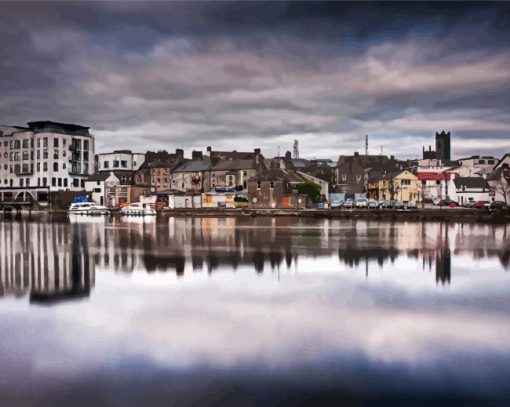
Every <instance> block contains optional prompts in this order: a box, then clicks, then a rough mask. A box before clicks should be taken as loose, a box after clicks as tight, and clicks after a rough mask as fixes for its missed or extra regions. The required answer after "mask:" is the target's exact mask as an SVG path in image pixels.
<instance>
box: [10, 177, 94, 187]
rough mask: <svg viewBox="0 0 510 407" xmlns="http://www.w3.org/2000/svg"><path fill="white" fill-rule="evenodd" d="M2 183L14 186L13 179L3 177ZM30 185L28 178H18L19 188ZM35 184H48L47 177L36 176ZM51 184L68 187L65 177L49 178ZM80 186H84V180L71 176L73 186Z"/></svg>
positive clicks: (40, 185) (42, 185) (43, 185)
mask: <svg viewBox="0 0 510 407" xmlns="http://www.w3.org/2000/svg"><path fill="white" fill-rule="evenodd" d="M80 181H81V182H80ZM4 184H5V185H7V184H9V186H10V187H14V186H15V185H14V180H13V179H10V180H7V179H4ZM30 186H31V185H30V178H21V179H20V180H19V187H20V188H23V187H30ZM37 186H38V187H46V186H48V178H46V177H43V178H37ZM51 186H52V187H64V188H67V187H68V179H67V178H56V177H53V178H52V179H51ZM80 186H81V188H85V181H84V180H80V179H78V178H73V187H75V188H79V187H80Z"/></svg>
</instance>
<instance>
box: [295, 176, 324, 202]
mask: <svg viewBox="0 0 510 407" xmlns="http://www.w3.org/2000/svg"><path fill="white" fill-rule="evenodd" d="M296 189H297V191H298V193H299V194H300V195H307V196H308V198H310V200H311V201H312V202H313V203H317V202H319V199H320V197H321V187H320V185H317V184H316V183H314V182H311V181H306V182H303V183H302V184H298V185H297V186H296Z"/></svg>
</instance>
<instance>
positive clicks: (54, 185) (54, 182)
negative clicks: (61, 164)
mask: <svg viewBox="0 0 510 407" xmlns="http://www.w3.org/2000/svg"><path fill="white" fill-rule="evenodd" d="M51 186H53V187H56V186H57V179H56V178H52V179H51Z"/></svg>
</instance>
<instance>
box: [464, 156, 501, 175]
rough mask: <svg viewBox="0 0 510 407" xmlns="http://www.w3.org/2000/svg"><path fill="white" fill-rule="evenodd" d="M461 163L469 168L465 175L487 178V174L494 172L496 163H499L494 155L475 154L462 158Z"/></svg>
mask: <svg viewBox="0 0 510 407" xmlns="http://www.w3.org/2000/svg"><path fill="white" fill-rule="evenodd" d="M459 163H460V165H461V167H463V168H466V169H467V170H468V174H467V175H465V176H467V177H476V176H480V177H484V178H486V177H487V175H488V174H490V173H491V172H492V170H493V169H494V167H495V166H496V164H498V159H497V158H494V157H492V156H479V155H473V156H471V157H467V158H461V159H460V160H459Z"/></svg>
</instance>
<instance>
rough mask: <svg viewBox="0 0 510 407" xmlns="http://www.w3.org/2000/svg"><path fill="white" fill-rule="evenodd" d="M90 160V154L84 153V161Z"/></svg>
mask: <svg viewBox="0 0 510 407" xmlns="http://www.w3.org/2000/svg"><path fill="white" fill-rule="evenodd" d="M88 160H89V152H88V151H84V152H83V161H88Z"/></svg>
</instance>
